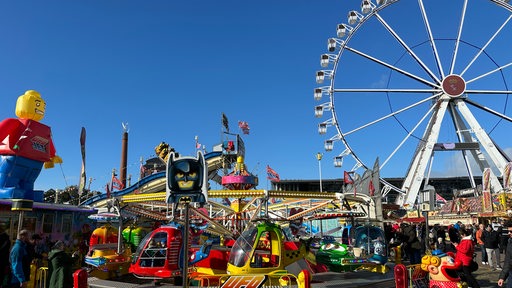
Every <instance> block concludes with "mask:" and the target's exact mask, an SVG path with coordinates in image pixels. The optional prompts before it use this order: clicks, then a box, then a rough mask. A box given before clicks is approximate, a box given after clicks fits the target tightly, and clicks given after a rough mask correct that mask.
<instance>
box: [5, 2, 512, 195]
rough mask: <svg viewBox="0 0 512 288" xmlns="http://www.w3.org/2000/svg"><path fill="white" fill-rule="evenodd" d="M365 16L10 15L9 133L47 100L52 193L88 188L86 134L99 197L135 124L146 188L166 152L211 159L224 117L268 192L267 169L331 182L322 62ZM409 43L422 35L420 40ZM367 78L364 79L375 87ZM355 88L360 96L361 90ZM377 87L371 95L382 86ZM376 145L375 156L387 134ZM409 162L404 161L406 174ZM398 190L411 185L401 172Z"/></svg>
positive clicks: (17, 6)
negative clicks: (159, 149)
mask: <svg viewBox="0 0 512 288" xmlns="http://www.w3.org/2000/svg"><path fill="white" fill-rule="evenodd" d="M425 2H427V1H425ZM458 2H459V1H458ZM470 2H473V1H470ZM477 2H481V1H477ZM486 2H487V1H486ZM360 3H361V2H360V1H355V0H337V1H334V0H333V1H326V0H321V1H312V0H309V1H306V0H293V1H292V0H282V1H224V0H223V1H194V0H188V1H167V0H165V1H163V0H155V1H132V0H129V1H127V0H122V1H121V0H109V1H97V0H92V1H63V0H50V1H33V0H28V1H4V2H2V3H1V4H0V38H1V39H2V41H1V44H0V59H1V61H0V84H1V85H0V95H1V99H2V105H0V119H3V118H9V117H15V114H14V108H15V104H16V99H17V97H18V96H19V95H21V94H23V93H24V92H25V91H26V90H29V89H34V90H37V91H39V92H40V93H41V94H42V97H43V99H44V100H45V101H46V103H47V107H46V116H45V118H44V119H43V120H42V121H41V122H42V123H44V124H46V125H48V126H50V127H51V128H52V132H53V140H54V143H55V146H56V149H57V154H58V155H59V156H61V157H62V158H63V160H64V163H63V164H62V166H56V167H55V168H53V169H46V170H43V171H42V172H41V175H40V176H39V178H38V180H37V182H36V189H41V190H47V189H49V188H64V187H65V186H66V185H77V184H78V181H79V174H80V166H81V156H80V146H79V136H80V129H81V127H85V128H86V129H87V142H86V153H87V156H86V159H87V161H86V168H87V177H88V178H89V177H92V178H93V179H94V180H93V182H92V185H91V189H93V190H99V191H104V186H105V184H106V183H107V182H108V181H109V179H110V173H111V170H112V169H113V168H115V169H117V170H119V166H120V156H121V136H122V132H123V130H122V126H121V123H123V122H124V123H128V125H129V146H128V174H132V179H133V180H137V175H138V169H139V159H140V157H144V159H147V158H149V157H153V156H154V147H155V146H156V145H158V144H159V143H160V142H162V141H165V142H167V143H169V144H170V145H171V146H172V147H174V148H175V149H176V150H177V151H178V152H180V153H182V154H193V153H195V150H194V144H195V141H194V137H195V136H198V137H199V142H200V143H201V144H203V145H205V146H206V149H207V150H210V151H211V148H212V146H214V145H216V144H218V143H220V141H221V140H222V139H223V138H222V135H221V130H222V126H221V115H222V113H225V114H226V115H227V117H228V119H229V121H230V128H231V130H232V131H235V132H239V130H238V127H237V125H236V123H237V122H238V121H239V120H243V121H247V122H248V123H249V125H250V128H251V130H250V131H251V132H250V135H245V136H244V140H245V144H246V151H247V154H246V164H247V167H248V169H249V170H250V171H252V172H253V173H254V174H257V175H259V176H260V188H267V187H268V186H267V181H266V173H265V167H266V165H270V166H271V167H272V168H274V170H276V171H277V172H278V173H279V174H280V175H281V178H282V179H318V176H319V167H318V161H317V159H316V153H317V152H324V150H323V147H324V140H325V139H326V137H327V138H328V137H330V135H327V136H325V135H324V136H320V135H319V134H318V132H317V125H318V123H319V122H320V121H323V120H325V119H323V120H318V119H316V118H315V117H314V113H313V112H314V111H313V107H314V106H315V105H318V104H319V103H318V102H316V101H315V100H314V99H313V89H314V88H315V87H318V86H319V84H317V83H316V82H315V73H316V71H317V70H320V69H322V68H321V66H320V55H321V54H323V53H326V52H327V45H326V43H327V39H328V38H330V37H335V36H336V25H337V24H338V23H341V22H346V15H347V13H348V11H349V10H353V9H356V10H359V9H360ZM440 3H441V2H440ZM400 4H401V3H400ZM403 9H406V8H403ZM395 11H396V12H394V13H398V12H400V11H402V12H403V11H405V10H395ZM397 15H398V14H397ZM402 24H405V25H404V27H407V25H408V23H407V22H403V23H402ZM404 29H405V30H402V32H404V33H411V29H413V28H410V29H409V28H404ZM365 33H366V34H367V35H366V36H364V35H365ZM360 34H361V37H363V38H361V39H364V37H366V41H367V44H368V45H373V46H375V47H377V48H379V49H381V48H382V47H383V46H382V43H379V42H378V41H377V42H373V41H372V40H371V38H372V37H374V36H372V34H371V32H369V30H366V32H365V31H364V30H362V31H361V33H360ZM489 36H490V35H489ZM509 40H510V39H509ZM354 41H356V40H354ZM414 42H415V43H418V42H419V40H417V39H415V40H414ZM508 43H510V42H508ZM359 49H361V48H359ZM384 49H385V48H384ZM419 49H421V48H419ZM502 52H503V53H505V52H506V53H508V52H507V51H505V50H503V51H502ZM402 53H403V52H402ZM398 57H399V55H398V56H393V57H392V58H394V61H398ZM387 61H392V60H387ZM340 65H341V64H340ZM344 65H345V66H343V68H344V69H346V70H343V73H346V74H345V75H346V76H347V77H348V76H349V75H350V74H349V73H350V70H349V67H351V68H350V69H352V68H354V67H356V66H351V64H350V59H347V63H345V64H344ZM356 70H358V69H356ZM367 72H368V71H364V69H363V71H362V72H360V73H362V74H361V76H362V77H364V76H366V75H367ZM341 73H342V72H339V74H341ZM382 74H384V73H382ZM378 75H381V74H378ZM352 77H355V78H353V79H354V83H358V81H357V77H359V76H352ZM371 77H374V78H371V79H370V80H371V81H370V82H369V83H377V82H379V81H382V79H381V78H380V76H371ZM324 85H325V84H324ZM361 85H362V86H363V87H361V88H371V87H368V86H367V85H370V84H364V83H362V84H361ZM372 85H373V84H372ZM354 86H357V85H354ZM352 100H355V101H349V102H346V103H347V105H348V106H347V108H349V110H352V111H359V113H365V114H367V113H372V112H371V111H373V110H376V111H381V110H382V107H381V106H379V105H380V104H375V103H373V101H372V99H371V98H364V97H362V96H361V97H360V96H359V95H358V96H357V97H353V98H352ZM372 103H373V104H372ZM340 106H343V105H341V104H340ZM340 111H342V110H341V107H340ZM383 112H386V111H383ZM354 117H356V116H354ZM375 118H376V117H375ZM351 119H352V118H351ZM414 124H415V122H414V123H412V125H414ZM331 132H332V130H331ZM420 134H421V133H420ZM365 137H367V140H366V142H368V143H370V144H372V143H375V142H374V139H375V137H374V134H371V133H367V134H366V136H365ZM379 137H384V139H387V138H386V137H387V136H386V135H380V136H379ZM393 137H394V136H393ZM502 138H507V139H508V140H506V141H508V143H507V142H506V141H505V143H504V144H503V146H504V147H503V148H507V147H510V146H511V145H510V140H509V138H510V137H502ZM381 139H382V138H381ZM396 140H400V139H396ZM337 145H338V146H337V148H338V149H341V145H340V143H338V144H337ZM375 146H377V147H378V146H379V145H375V144H372V145H371V147H370V148H369V149H370V151H369V152H371V153H368V159H367V161H368V162H369V164H370V165H371V164H373V160H374V159H375V158H376V157H377V156H379V151H378V149H376V147H375ZM340 152H341V150H338V151H333V152H331V154H325V158H324V160H322V176H323V178H340V177H342V175H343V170H350V168H352V167H351V166H347V167H343V168H341V169H340V168H334V166H333V165H332V157H334V156H335V155H336V154H338V153H340ZM380 157H384V156H380ZM404 159H406V160H404ZM409 161H410V158H409V159H407V158H402V160H401V165H402V166H406V165H407V164H408V163H409ZM387 176H396V177H402V176H403V174H400V173H399V172H393V170H392V172H390V174H388V175H387ZM132 182H133V181H132Z"/></svg>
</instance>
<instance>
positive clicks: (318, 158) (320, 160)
mask: <svg viewBox="0 0 512 288" xmlns="http://www.w3.org/2000/svg"><path fill="white" fill-rule="evenodd" d="M322 156H323V154H322V153H320V152H318V153H316V159H317V160H318V174H319V176H320V192H323V191H322Z"/></svg>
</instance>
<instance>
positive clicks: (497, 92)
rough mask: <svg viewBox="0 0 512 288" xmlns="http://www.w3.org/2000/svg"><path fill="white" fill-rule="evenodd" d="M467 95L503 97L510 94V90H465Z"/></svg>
mask: <svg viewBox="0 0 512 288" xmlns="http://www.w3.org/2000/svg"><path fill="white" fill-rule="evenodd" d="M465 93H467V94H496V95H505V94H511V93H512V90H466V91H465Z"/></svg>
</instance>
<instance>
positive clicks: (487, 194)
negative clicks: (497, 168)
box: [482, 168, 492, 212]
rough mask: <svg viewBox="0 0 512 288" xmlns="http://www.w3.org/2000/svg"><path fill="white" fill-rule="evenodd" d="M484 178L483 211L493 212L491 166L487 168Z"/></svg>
mask: <svg viewBox="0 0 512 288" xmlns="http://www.w3.org/2000/svg"><path fill="white" fill-rule="evenodd" d="M482 178H483V180H482V188H483V191H482V210H483V211H482V212H492V198H491V181H490V179H491V168H485V169H484V174H483V177H482Z"/></svg>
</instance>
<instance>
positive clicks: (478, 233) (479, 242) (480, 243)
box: [475, 223, 489, 265]
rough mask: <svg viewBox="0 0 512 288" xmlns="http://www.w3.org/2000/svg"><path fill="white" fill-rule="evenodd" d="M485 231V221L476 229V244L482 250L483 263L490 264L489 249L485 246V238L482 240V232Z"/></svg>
mask: <svg viewBox="0 0 512 288" xmlns="http://www.w3.org/2000/svg"><path fill="white" fill-rule="evenodd" d="M484 231H485V226H484V224H483V223H480V224H479V225H478V230H476V234H475V238H476V244H477V245H478V247H479V248H480V251H482V265H488V264H489V262H488V261H487V251H486V250H485V246H484V240H482V233H484Z"/></svg>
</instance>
